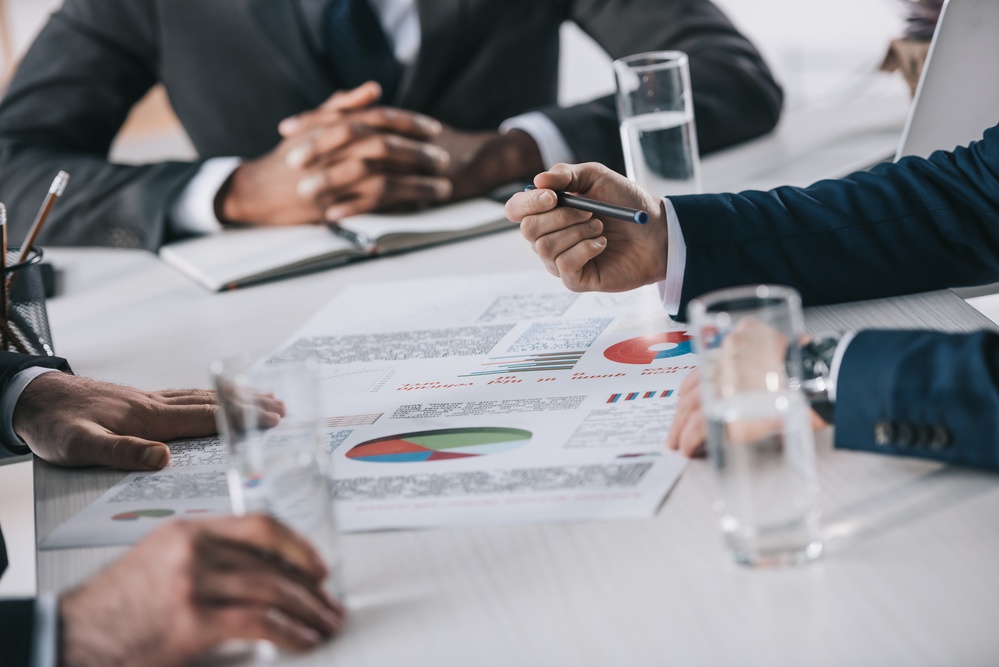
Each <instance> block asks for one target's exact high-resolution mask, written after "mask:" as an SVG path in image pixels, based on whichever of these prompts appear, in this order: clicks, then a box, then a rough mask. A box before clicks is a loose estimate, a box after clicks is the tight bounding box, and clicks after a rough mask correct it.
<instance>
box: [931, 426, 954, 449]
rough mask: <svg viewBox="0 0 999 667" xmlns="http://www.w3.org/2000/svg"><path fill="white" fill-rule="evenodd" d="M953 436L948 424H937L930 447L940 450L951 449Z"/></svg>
mask: <svg viewBox="0 0 999 667" xmlns="http://www.w3.org/2000/svg"><path fill="white" fill-rule="evenodd" d="M950 446H951V436H950V429H948V428H947V427H946V426H942V425H937V426H934V427H933V436H932V437H931V438H930V448H931V449H935V450H938V451H942V450H944V449H950Z"/></svg>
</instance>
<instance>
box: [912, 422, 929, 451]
mask: <svg viewBox="0 0 999 667" xmlns="http://www.w3.org/2000/svg"><path fill="white" fill-rule="evenodd" d="M915 430H916V435H915V442H914V443H913V444H915V446H916V447H919V448H920V449H926V448H927V447H929V446H930V442H931V441H932V440H933V427H932V426H930V425H929V424H916V426H915Z"/></svg>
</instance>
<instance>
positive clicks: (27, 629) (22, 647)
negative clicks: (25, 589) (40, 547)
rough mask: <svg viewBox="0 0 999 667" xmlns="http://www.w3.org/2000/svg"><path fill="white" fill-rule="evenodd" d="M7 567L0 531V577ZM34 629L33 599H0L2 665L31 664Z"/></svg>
mask: <svg viewBox="0 0 999 667" xmlns="http://www.w3.org/2000/svg"><path fill="white" fill-rule="evenodd" d="M6 569H7V547H6V545H5V544H4V541H3V531H0V577H2V576H3V573H4V570H6ZM34 631H35V603H34V601H33V600H0V656H2V657H3V665H4V667H8V666H9V667H27V666H28V665H29V664H31V644H32V639H33V638H34Z"/></svg>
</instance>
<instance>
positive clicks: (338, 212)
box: [323, 206, 346, 222]
mask: <svg viewBox="0 0 999 667" xmlns="http://www.w3.org/2000/svg"><path fill="white" fill-rule="evenodd" d="M323 215H324V216H325V217H326V219H327V220H329V221H330V222H337V221H338V220H340V219H341V218H344V217H346V215H345V212H344V210H343V209H340V208H336V207H335V206H334V207H332V208H328V209H326V212H325V213H323Z"/></svg>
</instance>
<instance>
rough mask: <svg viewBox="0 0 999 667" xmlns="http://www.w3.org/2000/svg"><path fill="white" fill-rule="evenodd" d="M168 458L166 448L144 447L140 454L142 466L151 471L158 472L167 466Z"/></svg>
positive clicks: (168, 454)
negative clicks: (144, 449)
mask: <svg viewBox="0 0 999 667" xmlns="http://www.w3.org/2000/svg"><path fill="white" fill-rule="evenodd" d="M169 456H170V453H169V450H168V449H167V448H166V447H146V451H144V452H142V465H144V466H146V467H147V468H150V469H153V470H159V469H160V468H162V467H163V466H165V465H166V464H167V460H168V458H169Z"/></svg>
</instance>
